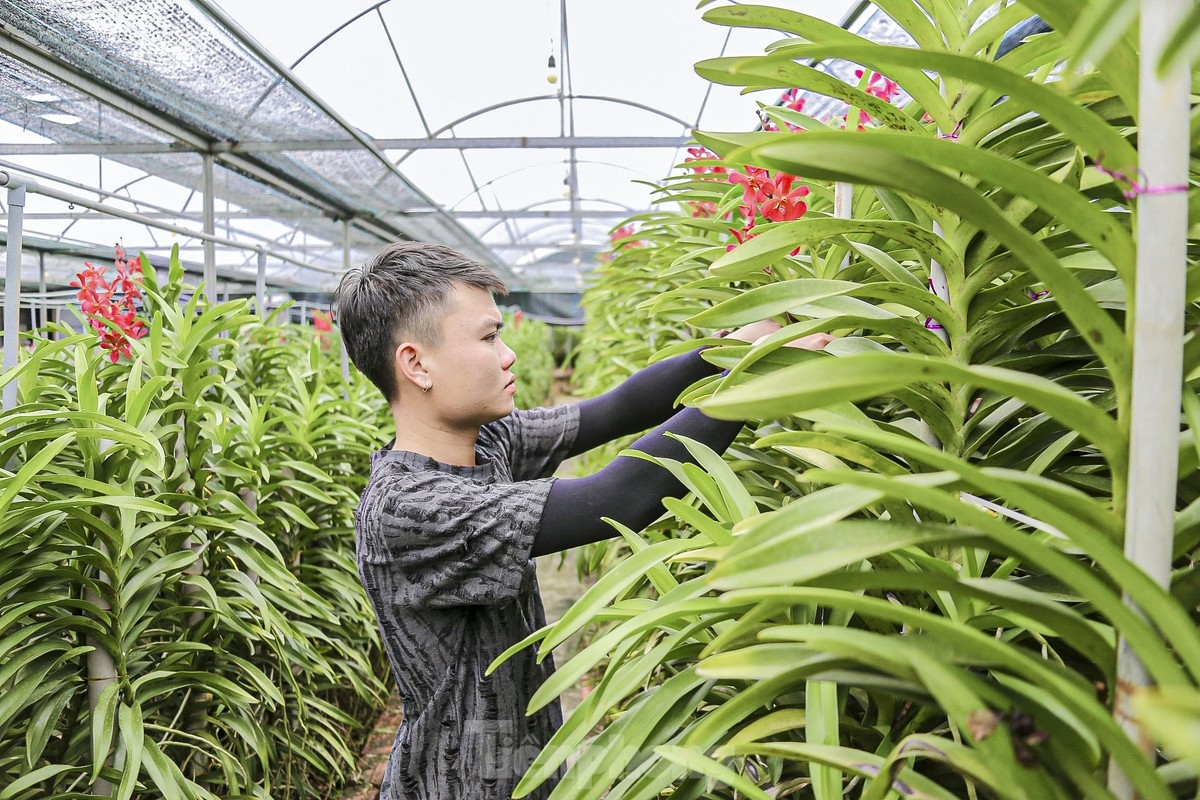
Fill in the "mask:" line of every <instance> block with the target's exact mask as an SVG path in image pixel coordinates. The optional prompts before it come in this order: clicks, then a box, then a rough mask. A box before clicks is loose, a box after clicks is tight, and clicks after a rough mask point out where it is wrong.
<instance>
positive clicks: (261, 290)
mask: <svg viewBox="0 0 1200 800" xmlns="http://www.w3.org/2000/svg"><path fill="white" fill-rule="evenodd" d="M254 297H255V300H256V301H257V303H258V315H259V316H260V317H265V316H266V315H267V251H266V250H262V249H260V250H259V251H258V274H257V275H256V276H255V279H254Z"/></svg>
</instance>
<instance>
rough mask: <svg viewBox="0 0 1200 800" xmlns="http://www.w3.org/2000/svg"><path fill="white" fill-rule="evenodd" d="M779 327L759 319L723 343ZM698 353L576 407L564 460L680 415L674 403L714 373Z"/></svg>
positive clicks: (815, 338)
mask: <svg viewBox="0 0 1200 800" xmlns="http://www.w3.org/2000/svg"><path fill="white" fill-rule="evenodd" d="M779 327H780V326H779V324H778V323H776V322H773V321H771V320H762V321H759V322H755V323H753V324H751V325H747V326H745V327H744V328H740V329H738V330H736V331H734V332H733V333H730V334H728V338H729V339H734V340H739V341H743V342H754V341H756V340H758V339H760V338H762V337H763V336H767V335H770V334H771V333H774V332H775V331H777V330H779ZM829 340H830V337H829V336H827V335H826V334H823V333H819V334H814V335H812V336H806V337H804V338H803V339H800V340H797V341H796V342H794V343H792V346H795V347H801V348H804V349H806V350H819V349H821V348H822V347H824V346H825V345H826V344H827V343H828V342H829ZM702 349H703V348H698V349H696V350H693V351H692V352H690V353H684V354H683V355H680V356H675V357H674V358H669V359H667V360H665V361H660V362H658V363H657V364H651V365H650V366H648V367H645V368H644V369H641V370H639V371H638V372H635V373H634V374H633V375H631V376H629V377H628V378H627V379H625V381H624V382H622V383H621V385H620V386H617V387H616V388H615V389H612V390H611V391H608V392H605V393H604V394H602V395H599V396H597V397H593V398H591V399H589V400H584V401H582V402H581V403H580V404H579V434H578V435H577V436H576V438H575V443H574V444H573V445H572V446H571V449H570V451H568V453H567V456H568V457H570V456H575V455H579V454H580V453H584V452H587V451H588V450H591V449H592V448H593V447H597V446H599V445H602V444H604V443H605V442H611V441H612V440H613V439H617V438H619V437H621V436H628V435H630V434H633V433H637V432H638V431H644V430H647V429H649V428H652V427H654V426H655V425H659V424H661V423H662V422H664V421H666V420H667V418H669V417H670V416H671V415H672V414H675V413H678V412H679V411H680V410H681V407H680V406H677V405H676V404H675V399H676V398H677V397H679V395H680V394H681V393H682V392H683V390H684V389H686V388H687V387H689V386H691V385H692V384H693V383H695V382H696V381H698V380H700V379H702V378H707V377H709V376H711V375H716V374H717V373H718V372H719V371H720V370H719V369H718V368H717V367H715V366H713V365H712V364H710V363H708V362H707V361H705V360H704V358H703V357H702V356H701V355H700V352H701V350H702Z"/></svg>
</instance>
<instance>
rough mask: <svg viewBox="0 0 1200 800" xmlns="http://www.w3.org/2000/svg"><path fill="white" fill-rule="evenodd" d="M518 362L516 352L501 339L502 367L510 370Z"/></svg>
mask: <svg viewBox="0 0 1200 800" xmlns="http://www.w3.org/2000/svg"><path fill="white" fill-rule="evenodd" d="M516 360H517V354H516V352H515V351H514V350H513V349H512V348H511V347H509V346H508V345H506V344H505V343H504V340H503V339H501V340H500V366H501V367H503V368H504V369H508V368H509V367H511V366H512V365H513V364H514V363H515V362H516Z"/></svg>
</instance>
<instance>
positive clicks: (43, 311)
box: [29, 250, 50, 328]
mask: <svg viewBox="0 0 1200 800" xmlns="http://www.w3.org/2000/svg"><path fill="white" fill-rule="evenodd" d="M38 294H39V295H41V301H42V303H41V307H40V308H39V309H38V319H37V324H36V325H31V327H33V328H44V327H46V322H47V318H48V317H49V316H50V305H49V303H48V302H47V301H46V254H45V253H44V252H42V251H40V250H39V251H38ZM29 313H30V316H31V319H30V322H33V320H32V315H33V311H32V309H31V310H30V312H29Z"/></svg>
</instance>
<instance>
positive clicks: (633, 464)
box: [533, 408, 744, 556]
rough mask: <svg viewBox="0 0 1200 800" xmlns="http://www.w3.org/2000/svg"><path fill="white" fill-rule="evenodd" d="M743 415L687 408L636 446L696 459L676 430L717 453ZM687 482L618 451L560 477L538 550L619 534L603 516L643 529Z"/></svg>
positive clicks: (681, 492)
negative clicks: (589, 468) (598, 466)
mask: <svg viewBox="0 0 1200 800" xmlns="http://www.w3.org/2000/svg"><path fill="white" fill-rule="evenodd" d="M743 424H744V423H742V422H741V421H735V422H730V421H728V420H718V419H713V418H712V417H708V416H705V414H704V413H703V412H702V411H700V410H699V409H696V408H685V409H684V410H682V411H680V412H679V413H677V414H676V415H675V416H673V417H671V419H669V420H668V421H667V422H665V423H664V424H662V425H660V426H659V427H657V428H655V429H654V430H652V431H650V432H649V433H647V434H646V435H645V436H643V437H641V438H640V439H638V440H637V441H636V442H634V444H633V445H632V446H631V448H630V449H632V450H639V451H641V452H643V453H647V454H649V455H652V456H657V457H659V458H671V459H675V460H676V461H685V462H692V463H695V459H694V458H692V456H691V454H690V453H689V452H688V451H687V448H685V447H684V446H683V444H682V443H681V442H679V441H677V440H676V439H672V438H671V437H669V436H667V433H675V434H679V435H681V436H686V437H687V438H689V439H695V440H696V441H699V442H702V443H703V444H705V445H707V446H708V447H709V448H711V449H712V450H715V451H716V452H718V453H723V452H725V449H726V448H728V447H729V445H730V444H732V443H733V440H734V439H735V438H737V435H738V431H740V430H741V429H742V425H743ZM686 493H687V488H686V487H685V486H684V485H683V484H682V483H680V482H679V481H678V480H676V479H675V476H674V475H672V474H671V473H670V472H669V471H667V470H666V469H663V468H662V467H660V466H659V465H657V464H654V463H651V462H649V461H645V460H643V459H641V458H636V457H633V456H618V457H617V458H615V459H614V460H613V462H612V463H611V464H609V465H608V466H607V467H605V468H604V469H602V470H600V471H599V472H597V473H595V474H594V475H589V476H587V477H586V478H560V479H558V480H556V481H555V482H554V485H553V486H552V487H551V488H550V494H549V496H548V497H547V498H546V508H545V510H544V511H543V513H542V523H541V527H540V528H539V529H538V533H537V537H536V538H535V539H534V542H533V555H535V556H540V555H545V554H547V553H554V552H558V551H559V550H567V549H569V548H571V547H579V546H580V545H585V544H591V543H592V542H598V541H601V540H602V539H611V538H612V537H613V536H616V535H617V532H616V529H615V528H613V527H612V526H611V525H609V524H608V523H607V522H604V518H605V517H607V518H610V519H614V520H616V521H618V522H620V523H622V524H623V525H626V526H628V527H629V528H631V529H633V530H635V531H636V530H641V529H642V528H644V527H646V526H647V525H649V524H650V523H651V522H653V521H654V520H655V519H657V518H658V516H659V515H660V514H662V512H663V506H662V501H663V498H665V497H682V496H683V495H685V494H686Z"/></svg>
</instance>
